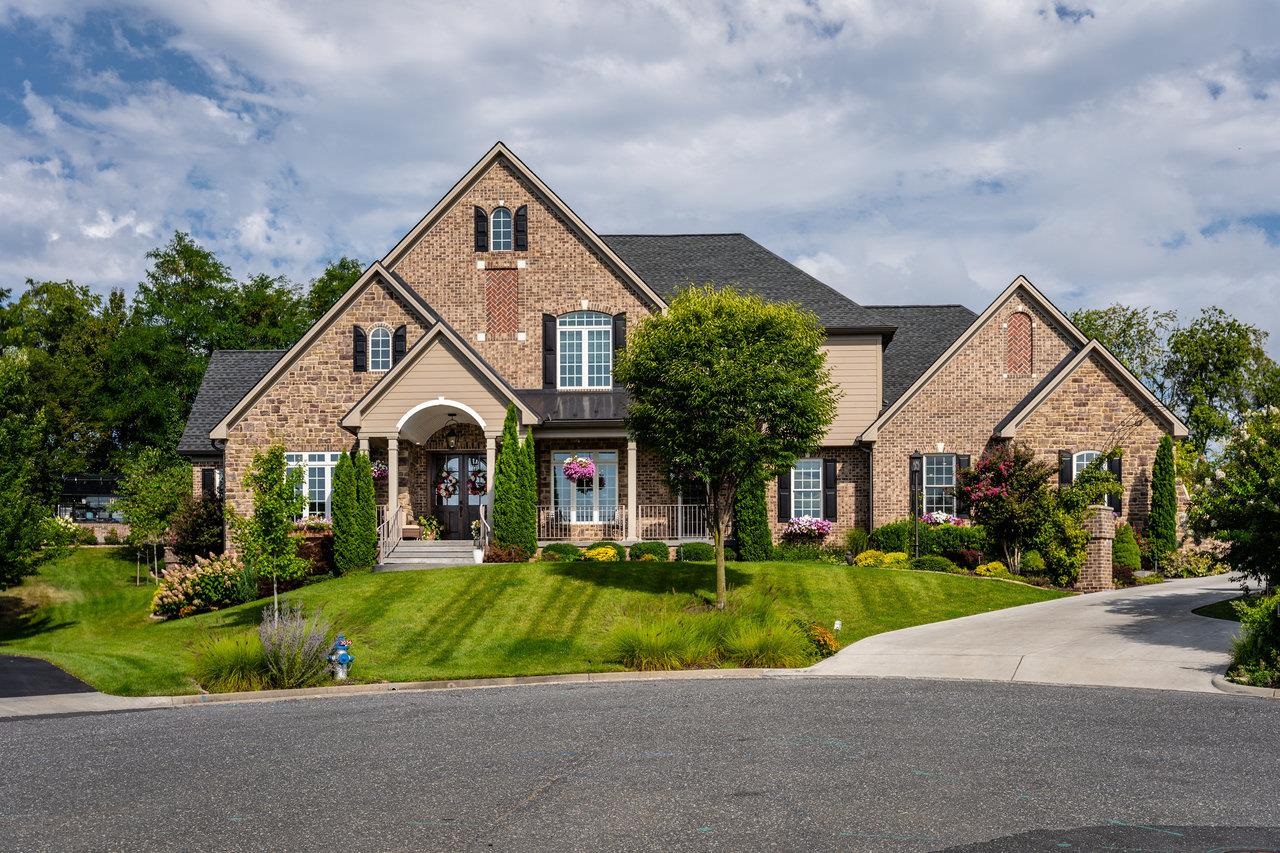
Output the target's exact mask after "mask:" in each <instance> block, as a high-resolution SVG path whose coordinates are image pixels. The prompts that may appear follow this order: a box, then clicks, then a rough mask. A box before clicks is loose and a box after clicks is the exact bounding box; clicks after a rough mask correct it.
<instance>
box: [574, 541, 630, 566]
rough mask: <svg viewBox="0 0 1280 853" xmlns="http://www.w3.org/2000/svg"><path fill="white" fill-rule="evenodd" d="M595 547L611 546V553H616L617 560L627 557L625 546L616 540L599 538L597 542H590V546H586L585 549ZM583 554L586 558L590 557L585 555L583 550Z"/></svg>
mask: <svg viewBox="0 0 1280 853" xmlns="http://www.w3.org/2000/svg"><path fill="white" fill-rule="evenodd" d="M596 548H612V549H613V553H614V554H616V555H617V559H618V561H619V562H621V561H623V560H626V559H627V549H626V546H624V545H621V544H619V543H617V542H614V541H613V540H612V539H601V540H600V541H599V542H596V543H594V544H592V545H591V546H590V547H588V548H587V551H594V550H595V549H596ZM583 556H584V558H586V559H590V558H589V557H586V552H585V551H584V552H583ZM606 562H613V561H612V560H607V561H606Z"/></svg>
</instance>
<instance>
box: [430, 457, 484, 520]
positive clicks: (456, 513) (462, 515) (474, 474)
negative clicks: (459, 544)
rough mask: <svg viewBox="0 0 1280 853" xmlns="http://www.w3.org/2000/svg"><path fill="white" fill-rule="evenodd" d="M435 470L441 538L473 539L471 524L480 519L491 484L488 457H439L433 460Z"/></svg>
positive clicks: (437, 513) (435, 490) (437, 515)
mask: <svg viewBox="0 0 1280 853" xmlns="http://www.w3.org/2000/svg"><path fill="white" fill-rule="evenodd" d="M432 470H433V472H434V479H433V480H432V484H433V485H432V488H433V490H434V491H433V496H434V502H435V503H434V505H435V508H436V512H435V515H436V518H438V519H440V538H441V539H470V538H472V537H471V522H473V521H475V520H477V519H478V518H480V504H481V502H483V501H484V495H485V492H486V491H487V490H488V484H489V479H488V471H486V470H485V457H484V456H481V455H478V454H475V453H436V454H433V456H432Z"/></svg>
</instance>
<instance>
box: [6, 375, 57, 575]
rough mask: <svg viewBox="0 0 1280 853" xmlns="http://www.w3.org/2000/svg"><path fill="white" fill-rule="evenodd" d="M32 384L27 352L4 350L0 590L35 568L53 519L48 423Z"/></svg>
mask: <svg viewBox="0 0 1280 853" xmlns="http://www.w3.org/2000/svg"><path fill="white" fill-rule="evenodd" d="M31 384H32V383H31V381H30V378H29V374H28V362H27V358H26V356H25V354H24V353H21V352H13V351H10V352H7V353H3V354H0V590H2V589H7V588H9V587H10V586H13V585H14V584H17V583H19V582H20V581H21V580H22V578H23V577H25V576H26V575H29V574H31V573H32V572H33V571H35V567H36V564H37V562H38V560H39V557H40V546H41V545H42V544H43V542H42V539H43V532H44V531H43V527H44V522H45V521H46V519H48V518H49V507H48V504H47V503H46V502H45V500H44V499H43V498H42V496H41V490H40V487H39V485H40V484H39V480H40V475H39V468H40V460H41V459H42V458H44V456H45V455H46V451H45V443H44V434H45V429H46V426H45V422H44V414H43V412H42V411H39V410H32V409H31V396H32V394H31Z"/></svg>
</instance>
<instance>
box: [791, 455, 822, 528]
mask: <svg viewBox="0 0 1280 853" xmlns="http://www.w3.org/2000/svg"><path fill="white" fill-rule="evenodd" d="M802 515H810V516H813V517H814V518H822V460H821V459H797V460H796V464H795V467H794V468H792V469H791V517H792V518H799V517H800V516H802Z"/></svg>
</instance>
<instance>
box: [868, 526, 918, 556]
mask: <svg viewBox="0 0 1280 853" xmlns="http://www.w3.org/2000/svg"><path fill="white" fill-rule="evenodd" d="M923 527H924V525H923V524H922V525H921V528H922V529H921V531H920V551H921V553H924V540H925V538H926V533H925V531H924V530H923ZM914 542H915V539H914V537H913V536H912V532H911V519H909V518H904V519H900V520H899V521H891V522H889V523H888V524H882V525H880V526H879V527H877V528H876V529H875V530H873V531H871V536H870V537H868V543H867V544H869V545H870V546H871V547H872V548H874V549H875V550H877V551H902V552H903V553H906V552H908V551H910V550H911V546H912V545H913V544H914Z"/></svg>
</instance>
